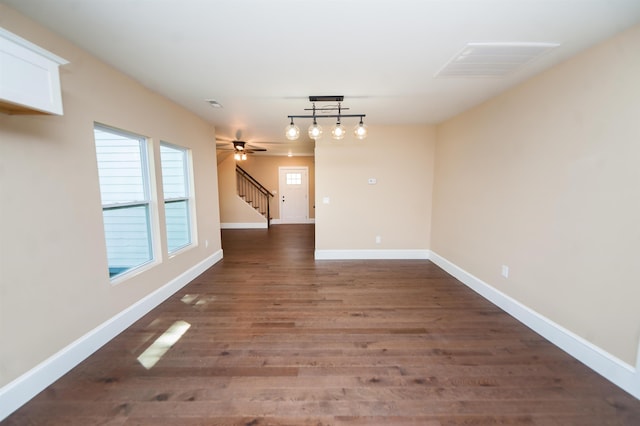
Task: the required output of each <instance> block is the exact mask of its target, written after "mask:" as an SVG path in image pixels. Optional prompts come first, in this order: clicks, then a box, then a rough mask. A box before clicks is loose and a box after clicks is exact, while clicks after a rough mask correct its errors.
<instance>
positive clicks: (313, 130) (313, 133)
mask: <svg viewBox="0 0 640 426" xmlns="http://www.w3.org/2000/svg"><path fill="white" fill-rule="evenodd" d="M320 136H322V127H320V125H319V124H318V123H317V122H316V119H315V118H314V119H313V124H312V125H311V126H309V137H310V138H311V139H314V140H315V139H318V138H319V137H320Z"/></svg>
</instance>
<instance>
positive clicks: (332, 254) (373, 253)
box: [314, 250, 429, 260]
mask: <svg viewBox="0 0 640 426" xmlns="http://www.w3.org/2000/svg"><path fill="white" fill-rule="evenodd" d="M314 257H315V259H316V260H356V259H357V260H360V259H399V260H400V259H407V260H408V259H424V260H426V259H429V250H316V251H315V254H314Z"/></svg>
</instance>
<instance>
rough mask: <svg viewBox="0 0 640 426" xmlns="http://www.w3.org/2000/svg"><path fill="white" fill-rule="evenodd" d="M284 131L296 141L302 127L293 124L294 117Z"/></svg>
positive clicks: (290, 138) (289, 137)
mask: <svg viewBox="0 0 640 426" xmlns="http://www.w3.org/2000/svg"><path fill="white" fill-rule="evenodd" d="M284 132H285V135H286V136H287V139H289V140H290V141H295V140H297V139H298V138H299V137H300V128H299V127H298V126H296V125H295V124H293V117H292V118H291V124H289V125H288V126H287V127H286V128H285V129H284Z"/></svg>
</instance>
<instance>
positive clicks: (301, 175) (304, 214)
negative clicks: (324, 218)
mask: <svg viewBox="0 0 640 426" xmlns="http://www.w3.org/2000/svg"><path fill="white" fill-rule="evenodd" d="M278 170H279V174H280V179H279V182H280V183H279V188H278V190H279V192H280V222H281V223H307V222H308V221H309V169H308V168H307V167H279V168H278Z"/></svg>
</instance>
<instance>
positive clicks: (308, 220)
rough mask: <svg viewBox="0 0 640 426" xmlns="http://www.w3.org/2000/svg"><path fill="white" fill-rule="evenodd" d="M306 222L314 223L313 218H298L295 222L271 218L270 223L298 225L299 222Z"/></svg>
mask: <svg viewBox="0 0 640 426" xmlns="http://www.w3.org/2000/svg"><path fill="white" fill-rule="evenodd" d="M308 223H316V220H315V218H311V219H305V220H300V221H297V222H283V221H282V219H271V224H272V225H300V224H308Z"/></svg>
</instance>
